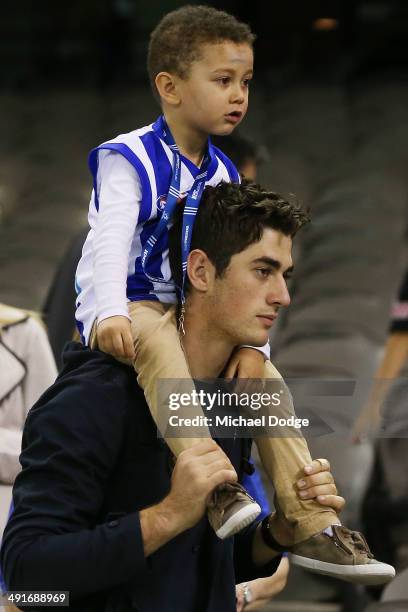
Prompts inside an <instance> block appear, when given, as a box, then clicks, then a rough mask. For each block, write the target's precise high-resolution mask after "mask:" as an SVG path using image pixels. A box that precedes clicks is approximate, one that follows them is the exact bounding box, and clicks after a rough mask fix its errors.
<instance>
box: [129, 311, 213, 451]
mask: <svg viewBox="0 0 408 612" xmlns="http://www.w3.org/2000/svg"><path fill="white" fill-rule="evenodd" d="M129 314H130V317H131V320H132V336H133V341H134V345H135V353H136V357H135V360H134V363H133V366H134V368H135V370H136V373H137V380H138V383H139V384H140V386H141V387H142V389H143V391H144V394H145V397H146V401H147V404H148V406H149V409H150V412H151V415H152V417H153V419H154V421H155V423H156V425H157V426H158V428H159V431H160V432H161V433H162V435H163V436H164V438H165V440H166V442H167V444H168V446H169V447H170V450H171V451H172V453H173V454H174V455H175V456H176V457H178V456H179V454H180V453H181V452H182V451H183V450H185V449H187V448H191V447H192V446H193V445H194V444H197V442H200V441H201V440H202V439H205V438H210V437H211V434H210V431H209V429H208V427H206V426H202V427H194V434H195V435H194V437H186V438H176V437H171V436H169V437H166V435H165V432H166V425H167V423H168V418H169V416H170V415H171V414H177V417H180V418H190V419H191V418H193V417H195V416H202V415H203V411H202V408H201V406H199V405H198V406H191V405H189V406H183V405H180V407H179V408H178V410H177V411H176V412H171V411H170V410H169V402H168V401H164V400H165V398H164V397H163V393H160V392H158V391H160V389H158V388H157V383H158V381H159V380H160V379H167V380H171V381H172V384H171V387H172V388H171V391H172V393H176V392H180V393H191V392H192V391H193V390H194V389H195V387H194V383H193V381H192V378H191V374H190V371H189V369H188V365H187V361H186V358H185V355H184V352H183V349H182V346H181V343H180V337H179V334H178V331H177V322H176V315H175V308H174V307H171V306H170V305H169V306H167V305H163V304H162V303H160V302H153V301H148V302H147V301H146V302H143V301H140V302H131V303H130V304H129ZM159 384H160V383H159Z"/></svg>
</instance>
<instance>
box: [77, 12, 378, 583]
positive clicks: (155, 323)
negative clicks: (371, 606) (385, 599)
mask: <svg viewBox="0 0 408 612" xmlns="http://www.w3.org/2000/svg"><path fill="white" fill-rule="evenodd" d="M253 40H254V36H253V34H252V33H251V31H250V30H249V28H248V27H247V26H246V25H245V24H242V23H240V22H238V21H237V20H236V19H235V18H234V17H232V16H231V15H228V14H227V13H224V12H221V11H217V10H215V9H212V8H210V7H204V6H185V7H183V8H181V9H178V10H177V11H174V12H172V13H169V14H168V15H166V16H165V17H164V18H163V19H162V21H161V22H160V23H159V25H158V26H157V28H156V29H155V30H154V31H153V33H152V35H151V40H150V46H149V56H148V69H149V76H150V79H151V82H152V85H153V89H154V91H155V92H156V93H157V94H158V96H159V98H160V103H161V107H162V110H163V115H162V116H161V117H159V119H158V120H157V121H156V122H155V123H154V124H152V125H149V126H146V127H144V128H141V129H139V130H136V131H134V132H130V133H129V134H123V135H121V136H118V137H117V138H115V139H114V140H112V141H110V142H108V143H105V144H103V145H101V146H100V147H97V149H95V150H93V151H92V152H91V155H90V167H91V170H92V173H93V176H94V190H93V194H92V199H91V203H90V210H89V223H90V226H91V229H90V232H89V234H88V237H87V239H86V241H85V245H84V248H83V254H82V258H81V261H80V263H79V266H78V270H77V276H76V286H77V292H78V299H77V312H76V319H77V323H78V328H79V331H80V333H81V336H82V339H83V341H84V342H85V343H87V344H89V345H90V346H91V347H99V348H100V349H101V350H103V351H106V352H108V353H111V354H112V355H114V356H115V357H117V358H120V359H130V360H131V361H132V363H133V365H134V368H135V370H136V372H137V375H138V382H139V384H140V385H141V387H142V388H143V389H144V392H145V395H146V399H147V402H148V404H149V407H150V410H151V413H152V416H153V418H154V419H155V421H156V422H158V421H159V420H160V413H161V411H162V410H164V409H166V407H164V406H160V405H159V403H158V401H157V398H156V383H157V380H159V379H175V380H177V379H187V380H188V379H191V376H190V372H189V368H188V364H187V362H186V359H185V357H184V354H183V351H182V348H181V344H180V339H179V335H178V330H177V327H176V324H175V315H174V311H175V306H174V305H175V304H176V303H177V294H176V286H175V283H174V281H173V279H172V277H171V273H170V266H169V259H168V228H169V222H170V221H171V218H172V215H173V212H174V209H175V207H176V206H177V204H178V200H179V199H180V197H181V196H182V195H186V196H187V203H186V206H185V209H184V215H183V232H182V270H183V280H182V282H181V286H179V287H178V289H179V290H180V294H181V301H182V303H183V299H184V293H183V284H184V276H185V270H186V261H187V256H188V252H189V246H190V241H191V234H192V227H193V222H194V216H195V213H196V210H197V207H198V205H199V201H200V198H201V194H202V191H203V189H204V187H205V185H213V186H214V185H217V184H218V183H220V182H221V181H226V182H238V181H239V175H238V172H237V171H236V169H235V167H234V165H233V164H232V162H231V161H230V160H229V159H228V158H227V157H226V156H225V155H223V154H222V153H221V151H220V150H219V149H217V148H215V147H213V146H212V145H211V142H210V141H209V135H210V134H215V135H228V134H230V133H231V132H232V131H233V130H234V128H235V127H236V126H237V125H238V124H239V123H240V122H241V121H242V119H243V117H244V116H245V113H246V110H247V106H248V84H249V81H250V79H251V77H252V72H253V50H252V44H253ZM208 231H209V232H211V228H208ZM266 323H267V321H265V324H266ZM268 324H269V323H268ZM270 324H272V321H270ZM180 327H181V332H183V329H182V321H181V325H180ZM202 348H203V350H205V347H202ZM265 358H266V360H265ZM225 375H226V376H227V377H229V376H231V377H232V376H234V375H238V376H239V377H241V378H257V379H261V378H280V375H279V373H278V372H277V370H276V369H275V368H274V367H273V366H272V364H271V363H270V361H269V351H267V347H264V349H263V350H262V352H261V351H260V350H258V349H254V348H248V347H242V348H238V349H237V352H236V353H235V354H234V357H233V358H232V359H231V361H230V364H229V367H228V369H227V372H226V373H225ZM191 386H192V388H193V383H192V382H191ZM284 401H285V402H286V403H287V408H286V412H288V413H289V414H290V413H291V412H292V411H293V408H292V406H291V403H290V402H291V400H290V394H289V393H288V394H287V395H286V398H285V400H284ZM281 408H282V406H281ZM167 409H168V406H167ZM283 409H284V410H285V406H284V407H283ZM199 413H200V411H199V410H198V411H197V414H199ZM188 416H190V417H192V416H194V415H193V413H192V412H191V409H190V412H189V414H188ZM195 433H196V438H183V439H181V438H177V439H176V438H169V439H166V441H167V443H168V445H169V447H170V449H171V450H172V452H173V453H174V454H175V455H176V456H178V455H179V454H180V452H181V451H183V450H184V449H186V448H189V447H191V446H192V445H193V444H195V443H196V442H198V441H199V439H201V438H203V437H206V436H209V435H210V433H209V431H208V429H207V428H205V427H202V428H197V431H196V432H195ZM257 445H258V449H259V452H260V456H261V459H262V462H263V465H264V467H265V469H266V471H267V473H268V475H269V476H270V478H271V479H272V481H273V482H274V485H275V489H276V491H277V496H278V500H279V503H280V506H281V508H282V511H283V513H284V514H285V516H286V518H287V519H288V520H289V521H290V522H291V523H292V524H294V525H295V542H293V544H297V543H299V542H302V543H303V542H306V543H308V542H310V541H311V540H312V536H314V535H315V534H320V533H321V532H322V531H323V530H325V529H327V528H329V531H328V532H327V534H326V535H327V536H328V537H327V538H323V541H324V540H325V539H326V540H327V541H328V542H329V544H328V545H327V546H321V545H320V546H318V548H319V550H318V552H317V559H319V561H318V562H321V563H323V564H326V565H327V563H326V562H327V561H329V560H330V558H331V557H330V547H331V546H337V543H336V542H335V539H334V538H333V537H332V536H333V533H332V531H331V528H330V526H331V525H333V524H339V520H338V518H337V516H336V514H335V513H334V512H333V511H332V510H330V509H328V508H322V506H320V505H319V504H318V503H316V502H313V501H302V500H299V498H298V497H297V494H296V492H295V491H294V490H293V489H292V483H293V481H294V478H296V475H297V474H300V473H301V469H302V467H303V466H304V465H306V464H310V463H311V457H310V454H309V451H308V448H307V445H306V442H305V440H304V439H303V438H302V437H292V438H273V439H269V438H260V439H259V440H257ZM259 511H260V508H259V506H258V504H257V503H256V502H255V501H254V500H253V499H252V498H251V497H250V496H249V495H248V494H247V493H246V491H245V490H244V489H243V488H242V487H241V486H240V485H238V484H236V485H235V484H234V485H230V484H228V485H225V486H224V487H221V488H218V489H217V490H216V491H215V492H214V495H213V498H212V500H211V501H210V503H209V506H208V518H209V521H210V523H211V525H212V526H213V528H214V529H215V530H216V533H217V535H219V537H221V538H225V537H228V536H230V535H232V534H233V533H236V532H237V531H239V530H240V529H242V528H243V527H244V526H245V525H246V524H248V523H249V522H252V520H253V519H254V518H255V517H256V516H257V514H258V513H259ZM266 528H267V529H269V535H270V542H271V543H272V544H273V545H275V546H276V547H277V546H278V543H277V542H276V540H275V539H274V537H273V532H274V524H273V521H271V523H270V525H269V526H267V527H266ZM319 541H320V540H319ZM351 546H352V547H353V546H356V545H355V544H351ZM311 548H312V549H313V548H316V546H313V543H312V546H311ZM313 554H316V553H315V552H313ZM351 557H352V559H354V555H351ZM299 558H301V559H302V558H304V557H302V556H301V555H300V557H299ZM315 558H316V557H315ZM312 565H313V566H314V565H316V564H314V563H312ZM329 565H330V566H331V567H330V568H329V569H330V571H328V573H331V574H332V575H336V576H339V577H345V574H350V566H347V570H346V571H344V567H343V568H340V567H339V566H337V565H336V567H334V565H335V564H333V563H329ZM350 565H353V561H350ZM378 565H381V564H377V566H378ZM332 566H333V567H332ZM322 567H323V566H322ZM324 567H325V566H324ZM367 569H368V565H367V566H364V570H363V571H361V572H360V570H359V569H355V570H353V577H354V578H357V579H366V578H367V575H368V573H367ZM376 570H378V567H377V568H376ZM377 573H378V572H377ZM380 573H381V572H380ZM372 574H373V575H375V574H376V571H373V572H372ZM372 574H370V579H372V578H373V575H372ZM362 576H365V577H366V578H362ZM387 579H388V578H387Z"/></svg>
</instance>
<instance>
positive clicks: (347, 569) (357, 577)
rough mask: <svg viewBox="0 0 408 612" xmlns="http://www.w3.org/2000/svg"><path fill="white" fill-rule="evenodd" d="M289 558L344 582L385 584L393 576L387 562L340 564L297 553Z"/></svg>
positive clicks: (311, 569) (391, 568) (304, 567)
mask: <svg viewBox="0 0 408 612" xmlns="http://www.w3.org/2000/svg"><path fill="white" fill-rule="evenodd" d="M290 560H291V562H292V563H293V565H297V566H299V567H303V569H306V570H310V571H311V572H315V573H317V574H323V575H324V576H332V577H333V578H339V579H340V580H345V581H346V582H353V583H356V584H366V585H375V584H385V583H387V582H390V581H391V580H392V579H393V578H394V577H395V569H394V568H393V567H392V565H387V563H378V564H377V563H367V564H366V565H341V564H339V563H327V562H326V561H318V560H317V559H309V558H308V557H301V556H299V555H295V554H291V555H290Z"/></svg>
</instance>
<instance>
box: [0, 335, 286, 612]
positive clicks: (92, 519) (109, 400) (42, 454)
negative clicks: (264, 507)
mask: <svg viewBox="0 0 408 612" xmlns="http://www.w3.org/2000/svg"><path fill="white" fill-rule="evenodd" d="M65 361H66V364H65V367H64V369H63V371H62V373H61V374H60V376H59V377H58V379H57V381H56V382H55V384H54V385H53V386H52V387H50V389H48V391H46V393H45V394H44V395H43V396H42V397H41V398H40V400H39V401H38V402H37V403H36V404H35V406H34V407H33V408H32V410H31V411H30V413H29V415H28V418H27V422H26V425H25V429H24V434H23V452H22V455H21V463H22V467H23V469H22V472H21V473H20V474H19V475H18V477H17V479H16V482H15V485H14V489H13V502H14V508H15V509H14V513H13V515H12V517H11V519H10V521H9V523H8V525H7V527H6V529H5V532H4V538H3V545H2V549H1V555H0V561H1V565H2V569H3V573H4V577H5V581H6V584H7V586H8V588H9V590H30V589H31V590H33V589H35V590H44V589H47V590H64V591H70V602H71V607H72V608H75V609H81V610H87V611H88V610H89V611H91V610H98V612H100V611H101V610H109V611H124V610H139V611H140V612H233V611H234V610H235V588H234V584H235V582H236V581H237V582H241V581H243V580H251V579H253V578H255V577H258V576H267V575H270V574H272V573H273V572H274V571H275V569H276V567H277V564H278V561H279V558H277V559H274V560H273V561H272V562H271V563H269V564H267V565H266V566H263V567H262V568H256V567H255V566H254V565H253V563H252V560H251V559H252V554H251V546H252V539H253V534H254V529H255V527H256V525H252V526H250V527H249V528H248V529H247V530H245V532H243V533H241V534H239V536H236V537H235V538H230V539H228V540H225V541H221V540H219V539H218V538H217V537H216V535H215V534H214V533H213V532H212V530H211V528H210V527H209V525H208V522H207V518H206V517H204V518H203V519H202V520H201V521H200V522H199V523H198V524H197V525H196V526H195V527H193V528H192V529H189V530H187V531H185V532H183V533H182V534H180V535H179V536H177V537H176V538H174V539H173V540H171V541H170V542H168V543H167V544H165V545H164V546H162V547H161V548H159V549H158V550H157V551H156V552H155V553H153V554H152V555H150V556H149V557H148V558H147V559H145V558H144V553H143V543H142V536H141V530H140V522H139V510H141V509H143V508H146V507H147V506H150V505H152V504H155V503H157V502H159V501H160V500H162V499H163V498H164V497H165V496H166V494H167V493H168V491H169V490H170V478H171V456H170V451H169V450H168V447H167V445H166V444H165V442H164V441H162V440H161V439H159V438H157V435H156V428H155V425H154V422H153V420H152V417H151V415H150V412H149V410H148V407H147V405H146V402H145V400H144V396H143V392H142V390H141V389H140V388H139V387H138V385H137V382H136V377H135V374H134V372H133V370H132V369H131V368H128V367H127V366H124V365H122V364H119V363H118V362H116V361H115V360H114V359H113V358H111V357H109V356H108V355H105V354H104V353H101V352H99V351H90V350H89V349H86V348H84V347H82V346H81V345H80V344H76V343H72V344H70V345H69V348H68V351H66V354H65ZM220 444H221V445H222V446H223V447H224V450H225V451H226V452H227V454H228V455H229V457H230V459H231V461H232V463H233V464H234V466H235V468H236V469H237V471H238V473H239V474H240V475H242V470H241V466H242V465H243V463H242V462H243V459H245V455H248V449H247V447H248V441H247V440H240V439H226V440H221V441H220ZM25 609H28V608H25ZM30 609H35V608H30ZM48 609H50V608H48ZM55 609H57V608H55Z"/></svg>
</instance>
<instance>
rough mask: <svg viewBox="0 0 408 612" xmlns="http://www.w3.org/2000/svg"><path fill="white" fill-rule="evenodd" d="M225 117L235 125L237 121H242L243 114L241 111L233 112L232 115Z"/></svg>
mask: <svg viewBox="0 0 408 612" xmlns="http://www.w3.org/2000/svg"><path fill="white" fill-rule="evenodd" d="M225 117H226V118H227V119H228V120H229V121H232V122H233V123H236V122H237V121H239V120H240V119H241V117H242V112H241V111H233V112H232V113H228V115H225Z"/></svg>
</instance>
